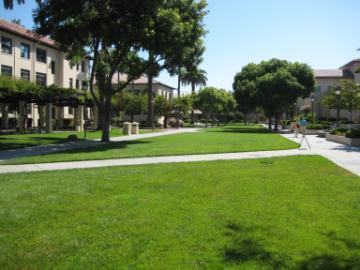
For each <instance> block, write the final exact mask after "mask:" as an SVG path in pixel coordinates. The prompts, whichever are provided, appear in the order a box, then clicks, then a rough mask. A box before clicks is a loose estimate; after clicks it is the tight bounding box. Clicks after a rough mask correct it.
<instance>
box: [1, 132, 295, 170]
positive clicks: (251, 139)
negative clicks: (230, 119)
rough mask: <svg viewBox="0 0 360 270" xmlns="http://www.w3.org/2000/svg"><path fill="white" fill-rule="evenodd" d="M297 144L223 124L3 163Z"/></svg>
mask: <svg viewBox="0 0 360 270" xmlns="http://www.w3.org/2000/svg"><path fill="white" fill-rule="evenodd" d="M296 147H298V145H297V144H296V143H294V142H292V141H290V140H287V139H285V138H283V137H281V136H280V135H278V134H275V133H269V132H268V131H267V130H266V129H264V128H262V127H259V126H241V125H238V126H227V127H222V128H212V129H204V130H202V131H199V132H196V133H181V134H174V135H166V136H161V137H155V138H147V139H141V140H136V141H128V142H114V143H108V144H103V145H99V146H95V147H91V148H87V149H76V150H69V151H64V152H58V153H53V154H48V155H43V156H34V157H24V158H18V159H13V160H8V161H6V162H4V163H6V164H21V163H42V162H59V161H75V160H93V159H111V158H127V157H146V156H167V155H186V154H207V153H229V152H245V151H260V150H284V149H291V148H296Z"/></svg>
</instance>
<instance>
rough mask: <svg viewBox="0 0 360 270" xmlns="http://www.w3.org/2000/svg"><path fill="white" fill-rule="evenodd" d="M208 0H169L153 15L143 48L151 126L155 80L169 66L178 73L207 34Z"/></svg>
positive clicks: (149, 122)
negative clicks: (145, 58) (145, 57)
mask: <svg viewBox="0 0 360 270" xmlns="http://www.w3.org/2000/svg"><path fill="white" fill-rule="evenodd" d="M206 6H207V3H206V1H205V0H199V1H196V0H168V1H162V5H161V6H158V8H157V10H156V11H155V12H154V14H153V16H151V20H150V22H149V24H148V26H147V28H146V31H145V32H144V38H143V40H144V43H143V49H144V50H145V51H146V52H147V54H148V59H147V63H146V67H147V69H146V74H147V75H148V92H147V94H148V117H147V122H148V126H150V127H153V126H154V93H153V79H154V77H156V76H158V74H159V73H160V72H161V71H162V70H164V69H167V70H168V71H169V72H170V74H171V75H174V74H177V73H178V72H179V70H180V67H181V65H182V63H184V61H185V59H188V58H189V57H191V52H192V50H193V47H194V44H196V43H198V42H199V40H201V38H202V37H203V36H204V35H205V33H206V31H205V29H204V25H203V18H204V16H205V15H206V13H207V11H206V10H205V9H206Z"/></svg>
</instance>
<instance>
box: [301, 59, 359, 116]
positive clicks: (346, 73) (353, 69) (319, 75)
mask: <svg viewBox="0 0 360 270" xmlns="http://www.w3.org/2000/svg"><path fill="white" fill-rule="evenodd" d="M359 71H360V59H354V60H352V61H350V62H349V63H347V64H345V65H343V66H341V67H340V68H338V69H315V70H314V74H315V93H313V95H314V104H312V102H311V98H306V99H304V100H302V101H300V102H299V103H298V105H299V109H300V110H305V109H308V110H311V109H312V105H313V108H314V113H315V116H316V118H317V119H319V118H333V119H334V118H336V109H328V108H326V106H324V105H323V99H324V96H326V95H327V94H328V93H329V90H330V89H331V87H333V86H335V87H336V86H339V85H340V84H341V81H342V80H351V81H354V82H356V83H360V73H359ZM340 118H347V119H348V120H351V119H350V112H348V111H346V110H341V111H340ZM352 118H353V119H352V120H353V121H356V122H359V120H360V112H359V111H357V112H354V113H353V116H352Z"/></svg>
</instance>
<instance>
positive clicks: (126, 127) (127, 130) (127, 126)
mask: <svg viewBox="0 0 360 270" xmlns="http://www.w3.org/2000/svg"><path fill="white" fill-rule="evenodd" d="M123 134H124V135H131V123H129V122H124V123H123Z"/></svg>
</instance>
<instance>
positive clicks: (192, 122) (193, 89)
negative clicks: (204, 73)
mask: <svg viewBox="0 0 360 270" xmlns="http://www.w3.org/2000/svg"><path fill="white" fill-rule="evenodd" d="M191 94H192V95H195V83H194V82H191ZM194 123H195V113H194V108H193V106H192V108H191V124H192V125H194Z"/></svg>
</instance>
